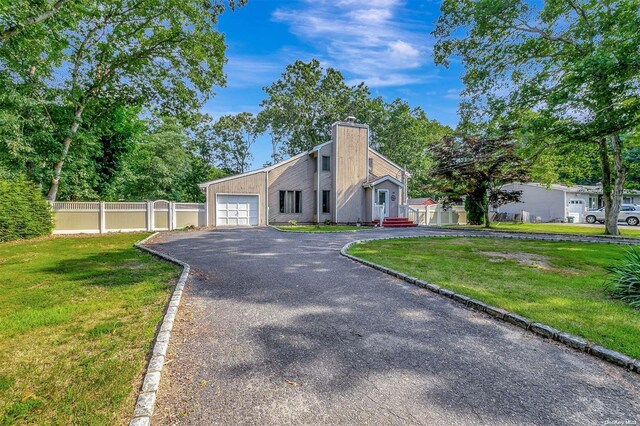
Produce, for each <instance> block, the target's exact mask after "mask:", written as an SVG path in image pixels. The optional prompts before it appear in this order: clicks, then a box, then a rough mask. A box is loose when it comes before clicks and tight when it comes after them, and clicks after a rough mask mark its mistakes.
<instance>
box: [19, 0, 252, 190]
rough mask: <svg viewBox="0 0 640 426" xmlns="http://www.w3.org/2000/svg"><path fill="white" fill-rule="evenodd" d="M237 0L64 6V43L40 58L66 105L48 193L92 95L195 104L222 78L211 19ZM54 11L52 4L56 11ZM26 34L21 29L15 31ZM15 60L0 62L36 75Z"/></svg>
mask: <svg viewBox="0 0 640 426" xmlns="http://www.w3.org/2000/svg"><path fill="white" fill-rule="evenodd" d="M242 3H244V1H243V0H240V1H234V0H229V1H224V0H206V1H199V0H186V1H185V0H138V1H133V0H107V1H97V0H89V1H83V2H82V5H81V6H82V7H77V8H64V12H68V13H66V15H65V16H64V22H65V24H66V25H67V28H66V30H65V31H64V32H63V35H64V39H63V40H61V44H63V45H64V49H62V50H58V51H56V52H58V53H56V54H57V55H59V57H57V58H54V59H55V60H48V62H47V63H48V64H53V66H54V67H55V69H54V70H53V74H54V75H55V78H51V79H47V80H46V83H47V86H48V87H49V88H50V89H51V90H52V91H53V92H54V93H55V98H54V99H53V101H54V102H56V103H57V104H59V105H64V106H65V108H67V111H68V118H67V119H65V120H63V123H64V124H60V125H66V126H67V127H65V128H64V131H60V132H59V133H60V134H61V135H62V139H61V143H60V146H59V149H58V152H57V154H56V157H57V158H56V161H55V164H54V166H53V170H52V172H51V183H50V188H49V192H48V198H49V200H51V201H54V200H55V199H56V197H57V193H58V188H59V183H60V177H61V173H62V168H63V166H64V163H65V161H66V159H67V156H68V155H69V149H70V147H71V145H72V142H73V140H74V138H76V134H77V132H78V129H79V128H80V125H81V123H82V121H83V116H84V112H85V110H87V108H89V107H90V105H91V104H92V103H93V102H95V101H97V100H98V99H101V98H118V97H123V96H128V97H136V98H137V99H138V101H139V102H141V103H142V102H144V103H149V104H154V105H155V106H157V107H158V108H160V109H161V110H162V111H165V112H171V113H172V114H180V113H182V112H185V111H189V110H192V109H197V108H198V107H199V106H200V104H201V103H202V101H203V100H204V99H205V98H206V97H208V96H209V94H210V90H211V88H212V87H213V86H214V85H216V84H220V85H221V84H224V81H225V78H224V74H223V72H222V66H223V64H224V61H225V57H224V50H225V45H224V37H223V36H222V34H220V33H219V32H218V31H217V30H216V26H215V24H216V22H217V19H218V16H219V15H220V14H221V13H222V12H223V11H224V9H225V5H229V6H230V7H232V8H233V7H235V6H236V5H237V4H242ZM62 14H63V9H60V10H59V11H58V13H57V16H60V17H62ZM46 22H49V21H46ZM42 24H43V25H44V24H45V23H44V22H43V23H42ZM29 34H31V32H24V33H22V34H21V37H22V36H23V35H24V37H28V36H29ZM58 36H61V35H60V34H58ZM14 38H15V37H12V38H10V39H9V40H8V41H10V42H12V41H13V39H14ZM48 52H49V51H48V50H43V51H42V52H40V56H42V55H44V56H45V58H46V57H47V54H48ZM32 57H35V55H32ZM20 65H21V64H19V63H17V62H16V61H13V62H7V66H13V67H14V69H13V70H12V71H13V73H14V75H15V76H17V77H18V78H22V79H23V80H26V79H28V78H34V75H35V76H36V77H37V76H38V72H39V71H38V69H37V68H36V71H35V72H31V71H30V70H32V68H31V67H28V68H27V69H23V68H20ZM30 72H31V74H30ZM43 78H44V79H46V75H45V76H44V77H43Z"/></svg>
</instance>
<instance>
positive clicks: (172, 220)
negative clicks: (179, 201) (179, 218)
mask: <svg viewBox="0 0 640 426" xmlns="http://www.w3.org/2000/svg"><path fill="white" fill-rule="evenodd" d="M174 229H176V203H175V201H169V230H170V231H173V230H174Z"/></svg>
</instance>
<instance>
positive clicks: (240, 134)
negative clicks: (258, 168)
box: [213, 112, 258, 173]
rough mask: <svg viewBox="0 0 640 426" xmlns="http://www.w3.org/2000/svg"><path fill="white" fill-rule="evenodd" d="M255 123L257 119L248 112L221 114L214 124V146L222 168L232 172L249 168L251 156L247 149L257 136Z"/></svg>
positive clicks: (244, 170) (241, 171)
mask: <svg viewBox="0 0 640 426" xmlns="http://www.w3.org/2000/svg"><path fill="white" fill-rule="evenodd" d="M257 125H258V123H257V119H256V118H255V117H254V116H253V114H251V113H248V112H241V113H240V114H236V115H223V116H222V117H220V119H219V120H218V121H217V122H216V123H215V124H214V126H213V137H214V146H215V148H216V152H217V154H218V156H219V164H220V166H221V168H222V169H225V170H229V171H231V172H233V173H244V172H246V171H247V170H248V169H249V166H250V164H249V161H250V160H251V158H252V155H251V153H250V151H249V150H250V148H251V146H252V145H253V144H254V143H255V141H256V138H257V137H258V128H257Z"/></svg>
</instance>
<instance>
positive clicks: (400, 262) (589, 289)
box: [349, 237, 640, 358]
mask: <svg viewBox="0 0 640 426" xmlns="http://www.w3.org/2000/svg"><path fill="white" fill-rule="evenodd" d="M624 251H625V247H624V246H617V245H609V244H593V243H592V244H589V243H570V242H551V241H515V240H514V241H512V240H503V239H492V238H459V237H448V238H409V239H398V240H381V241H371V242H367V243H360V244H356V245H354V246H352V247H351V248H350V249H349V253H351V254H352V255H355V256H358V257H360V258H362V259H366V260H369V261H371V262H375V263H378V264H381V265H384V266H387V267H389V268H393V269H396V270H398V271H401V272H403V273H405V274H408V275H410V276H413V277H416V278H420V279H423V280H426V281H428V282H431V283H434V284H437V285H439V286H442V287H445V288H447V289H450V290H453V291H455V292H457V293H460V294H464V295H466V296H469V297H472V298H475V299H478V300H481V301H483V302H485V303H488V304H491V305H494V306H498V307H501V308H504V309H507V310H509V311H512V312H515V313H517V314H520V315H523V316H526V317H528V318H530V319H532V320H534V321H539V322H543V323H546V324H549V325H551V326H553V327H556V328H558V329H560V330H563V331H567V332H569V333H572V334H576V335H579V336H582V337H584V338H586V339H588V340H590V341H592V342H597V343H598V344H601V345H603V346H605V347H608V348H611V349H614V350H617V351H620V352H622V353H625V354H627V355H630V356H633V357H636V358H640V310H637V309H634V308H632V307H631V306H629V305H626V304H625V303H624V302H622V301H620V300H613V299H610V298H608V297H607V295H606V294H605V291H604V289H603V282H604V280H605V276H606V270H605V267H606V266H607V265H610V264H612V263H615V262H616V261H617V260H618V259H620V258H622V257H623V255H624ZM492 252H493V254H491V253H492ZM505 253H506V256H509V255H510V254H511V255H513V254H516V255H518V256H521V257H524V258H525V259H526V258H528V257H529V258H530V257H531V256H532V255H533V256H534V259H529V260H536V259H537V261H538V262H541V263H540V264H538V265H526V264H523V261H524V259H510V258H505Z"/></svg>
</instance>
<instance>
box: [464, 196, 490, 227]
mask: <svg viewBox="0 0 640 426" xmlns="http://www.w3.org/2000/svg"><path fill="white" fill-rule="evenodd" d="M485 201H486V195H485V196H484V198H482V199H478V200H476V199H474V198H473V197H472V196H471V195H469V196H467V198H465V199H464V209H465V211H466V212H467V222H468V223H469V225H482V224H484V208H483V206H484V205H485Z"/></svg>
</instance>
